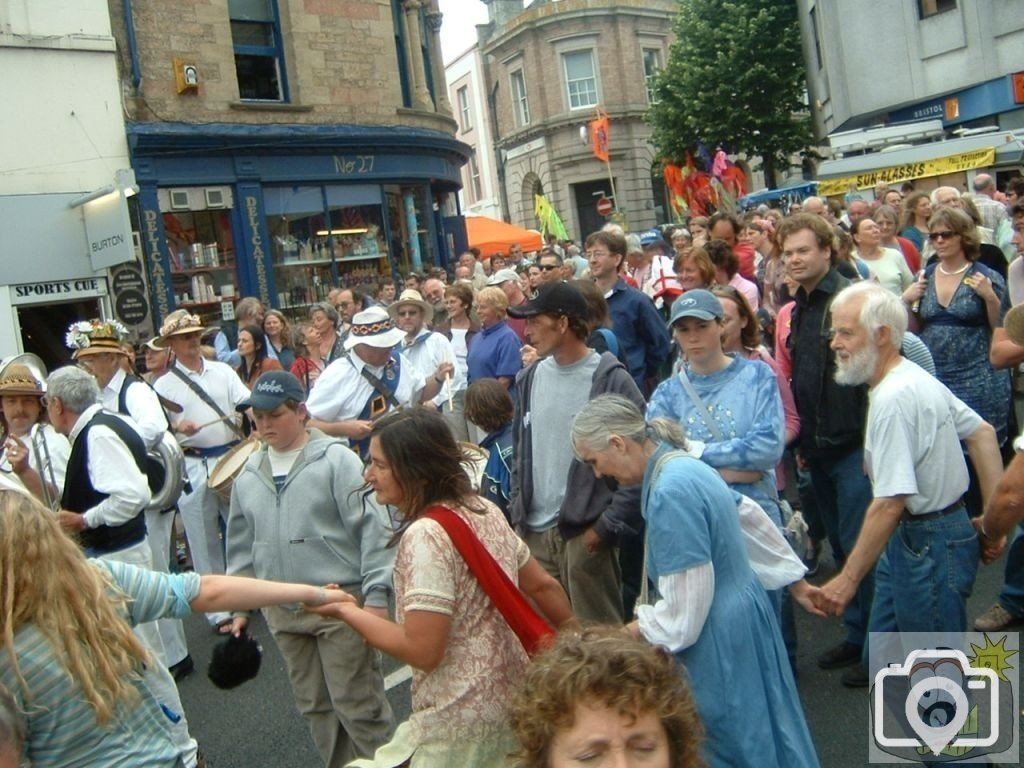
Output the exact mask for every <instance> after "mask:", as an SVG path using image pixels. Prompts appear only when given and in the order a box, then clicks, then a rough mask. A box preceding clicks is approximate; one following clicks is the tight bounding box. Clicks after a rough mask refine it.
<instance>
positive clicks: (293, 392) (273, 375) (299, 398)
mask: <svg viewBox="0 0 1024 768" xmlns="http://www.w3.org/2000/svg"><path fill="white" fill-rule="evenodd" d="M288 400H294V401H295V402H297V403H302V402H305V400H306V390H305V388H304V387H303V386H302V383H301V382H300V381H299V380H298V379H297V378H295V377H294V376H292V374H290V373H288V371H268V372H267V373H264V374H263V375H262V376H260V377H259V378H258V379H256V384H255V385H254V386H253V388H252V393H251V394H250V395H249V398H248V399H247V400H246V401H245V402H243V403H239V404H238V405H236V406H235V410H236V411H245V410H247V409H249V408H252V409H253V410H257V411H272V410H274V409H275V408H277V407H278V406H279V405H282V404H283V403H285V402H287V401H288Z"/></svg>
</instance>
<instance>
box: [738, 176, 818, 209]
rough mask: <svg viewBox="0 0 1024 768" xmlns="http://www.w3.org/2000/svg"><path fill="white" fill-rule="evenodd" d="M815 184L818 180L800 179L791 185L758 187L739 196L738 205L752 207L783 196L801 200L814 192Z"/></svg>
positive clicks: (816, 184)
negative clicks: (747, 193)
mask: <svg viewBox="0 0 1024 768" xmlns="http://www.w3.org/2000/svg"><path fill="white" fill-rule="evenodd" d="M817 186H818V182H816V181H800V182H797V183H796V184H793V185H792V186H785V187H778V188H776V189H759V190H758V191H757V192H751V193H750V194H749V195H745V196H743V197H741V198H740V205H741V206H743V207H744V208H752V207H754V206H755V205H760V204H761V203H770V202H771V201H772V200H781V199H782V198H784V197H785V198H787V199H797V200H802V199H803V198H805V197H807V196H809V195H813V194H815V189H816V188H817Z"/></svg>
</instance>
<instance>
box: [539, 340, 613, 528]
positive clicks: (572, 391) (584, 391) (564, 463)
mask: <svg viewBox="0 0 1024 768" xmlns="http://www.w3.org/2000/svg"><path fill="white" fill-rule="evenodd" d="M600 362H601V356H600V355H599V354H597V352H594V351H593V350H591V351H590V354H589V355H587V356H586V357H584V358H583V359H582V360H580V361H579V362H576V363H573V364H571V365H559V364H558V363H556V362H555V360H554V358H553V357H548V358H545V359H544V360H541V361H540V362H539V363H537V372H536V374H535V375H534V378H533V386H532V388H531V389H530V419H531V420H532V425H531V429H530V447H531V448H532V450H533V498H532V500H531V503H530V509H529V511H528V512H527V515H526V527H527V528H529V529H530V530H531V531H544V530H547V529H548V528H551V527H552V526H553V525H555V523H557V522H558V510H559V508H560V507H561V506H562V500H563V499H564V498H565V484H566V481H567V479H568V476H569V465H570V464H571V463H572V459H573V451H572V444H571V443H570V440H569V428H570V425H571V424H572V418H573V416H575V415H576V414H577V413H579V411H580V409H581V408H583V406H584V405H585V404H586V403H587V401H588V400H589V399H590V388H591V385H592V382H593V380H594V373H595V372H596V371H597V366H598V364H599V363H600Z"/></svg>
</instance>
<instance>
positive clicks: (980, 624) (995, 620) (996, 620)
mask: <svg viewBox="0 0 1024 768" xmlns="http://www.w3.org/2000/svg"><path fill="white" fill-rule="evenodd" d="M1020 621H1022V619H1021V617H1019V616H1014V615H1013V614H1012V613H1010V612H1009V611H1008V610H1006V609H1005V608H1003V606H1001V605H1000V604H999V603H996V604H995V605H993V606H992V607H991V608H989V609H988V610H987V611H985V612H984V613H983V614H981V616H979V617H978V618H976V619H975V620H974V628H975V630H977V631H978V632H998V631H999V630H1001V629H1006V628H1007V627H1008V626H1010V625H1011V624H1016V623H1017V622H1020Z"/></svg>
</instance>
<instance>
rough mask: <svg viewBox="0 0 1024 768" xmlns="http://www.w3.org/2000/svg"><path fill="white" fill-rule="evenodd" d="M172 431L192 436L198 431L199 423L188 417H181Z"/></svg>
mask: <svg viewBox="0 0 1024 768" xmlns="http://www.w3.org/2000/svg"><path fill="white" fill-rule="evenodd" d="M174 431H175V432H177V433H179V434H182V435H187V436H188V437H192V435H194V434H195V433H196V432H198V431H199V425H198V424H196V423H195V422H194V421H192V420H190V419H182V420H181V421H179V422H178V425H177V426H176V427H175V428H174Z"/></svg>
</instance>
